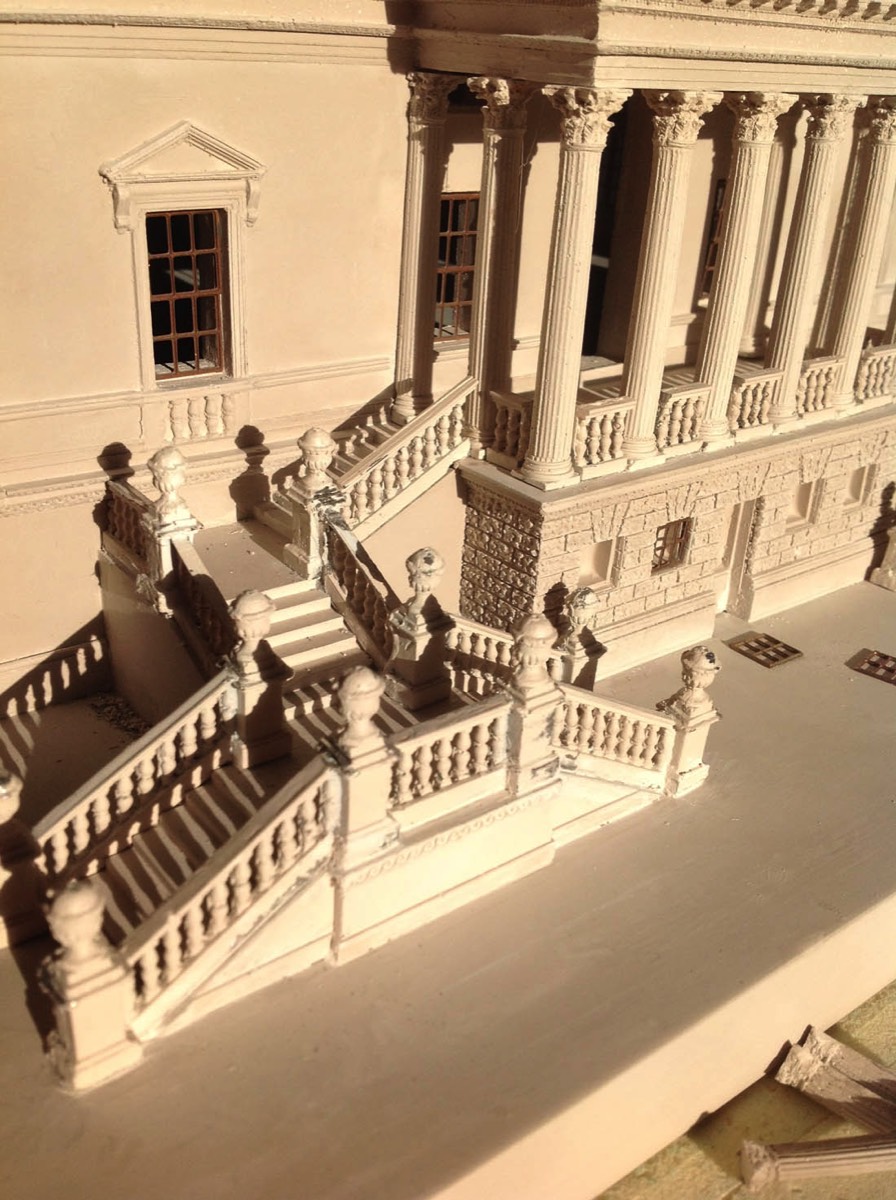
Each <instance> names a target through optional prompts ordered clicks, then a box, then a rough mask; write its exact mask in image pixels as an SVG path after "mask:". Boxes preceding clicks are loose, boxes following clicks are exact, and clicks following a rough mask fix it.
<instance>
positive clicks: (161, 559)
mask: <svg viewBox="0 0 896 1200" xmlns="http://www.w3.org/2000/svg"><path fill="white" fill-rule="evenodd" d="M146 465H147V466H148V467H149V472H150V474H151V475H152V481H153V483H154V484H155V486H156V487H157V488H158V491H159V496H158V499H156V500H154V501H153V506H152V509H151V510H150V511H149V512H148V513H146V514H145V515H144V516H143V518H142V520H143V524H144V527H145V528H146V531H147V533H148V534H149V544H150V547H151V558H150V563H149V570H150V578H151V579H152V582H153V583H154V584H155V585H156V587H157V588H161V587H163V586H164V583H165V580H166V579H167V578H168V576H169V575H170V574H171V570H172V567H173V560H172V555H171V543H172V542H177V541H186V542H192V540H193V537H194V535H195V533H196V530H197V529H198V528H199V522H198V521H197V520H196V518H195V517H194V516H193V514H192V513H191V512H190V510H189V508H188V507H187V505H186V504H185V503H184V501H183V499H182V498H181V495H180V489H181V488H182V487H183V486H184V483H185V481H186V474H187V470H186V468H187V463H186V460H185V459H184V456H183V455H182V454H181V452H180V451H179V450H178V448H177V447H176V446H164V447H163V448H162V449H161V450H157V451H156V452H155V454H154V455H153V456H152V458H151V459H150V460H149V462H148V463H147V464H146Z"/></svg>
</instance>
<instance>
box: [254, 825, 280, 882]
mask: <svg viewBox="0 0 896 1200" xmlns="http://www.w3.org/2000/svg"><path fill="white" fill-rule="evenodd" d="M275 868H276V849H275V845H274V839H273V837H272V836H271V833H270V831H268V832H267V833H265V834H264V835H263V836H262V839H261V841H260V842H259V843H258V845H257V846H256V847H255V879H256V889H257V891H259V892H266V891H267V890H268V888H269V887H270V886H271V884H272V883H273V880H274V874H275Z"/></svg>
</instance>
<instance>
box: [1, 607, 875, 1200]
mask: <svg viewBox="0 0 896 1200" xmlns="http://www.w3.org/2000/svg"><path fill="white" fill-rule="evenodd" d="M892 609H893V604H892V596H891V595H890V594H888V593H886V592H883V591H882V590H880V589H877V588H873V587H870V586H869V585H857V586H855V587H852V588H849V589H846V590H845V591H843V592H840V593H837V594H835V595H832V596H829V597H826V598H824V599H822V600H819V601H815V602H813V603H812V604H810V605H807V606H805V607H804V608H802V609H799V610H793V611H791V612H788V613H786V614H784V615H783V616H781V617H778V618H774V619H770V620H769V621H768V622H767V623H766V624H767V627H768V630H769V631H770V632H772V633H776V634H778V635H779V636H780V637H782V638H783V639H784V640H786V641H788V642H789V643H791V644H794V645H796V646H799V647H800V648H801V649H802V650H803V652H804V657H803V659H801V660H799V661H798V662H794V663H792V664H788V665H787V666H786V667H782V668H780V669H779V670H776V671H769V672H766V671H763V670H762V668H760V667H757V666H755V665H754V664H751V663H750V662H748V661H747V660H746V659H744V658H739V657H738V656H737V655H735V654H734V653H733V652H729V651H728V650H727V648H726V647H725V646H723V645H722V644H721V643H719V642H714V645H715V647H716V648H717V650H718V652H719V654H720V656H721V658H722V662H723V670H722V672H721V673H720V675H719V678H718V681H717V683H716V685H715V688H714V691H715V694H716V699H717V703H718V706H719V708H720V709H721V711H722V712H723V713H724V719H723V720H722V721H721V722H719V724H718V725H717V726H716V727H715V728H714V731H713V741H712V743H711V745H710V750H709V756H710V759H711V761H712V764H713V770H712V772H711V773H710V777H709V780H708V781H707V782H706V783H705V784H704V785H703V787H702V788H701V789H700V790H699V791H698V792H695V793H693V794H692V795H689V796H687V797H686V798H685V799H684V800H683V801H675V800H672V801H662V802H660V803H659V804H655V805H653V806H652V807H650V808H648V809H646V810H644V811H643V812H641V813H638V814H636V815H635V816H633V817H632V818H631V819H629V820H627V821H625V822H622V823H620V824H618V825H616V826H614V828H613V829H611V830H605V831H603V832H602V833H601V836H600V837H595V838H585V839H583V840H581V841H578V842H576V843H575V844H574V845H571V846H569V847H566V848H565V849H563V850H562V851H561V852H560V854H559V855H558V857H557V860H556V862H555V863H554V864H553V865H551V866H548V867H546V868H545V869H544V870H542V871H540V872H538V873H536V874H534V875H531V876H529V877H528V878H526V879H524V880H522V881H520V882H518V883H516V884H515V885H514V886H513V887H510V888H506V889H504V890H502V891H500V892H497V893H495V894H493V895H491V896H488V897H486V898H484V899H483V900H481V901H478V902H477V903H474V904H471V905H469V906H468V907H466V908H464V909H462V910H459V911H457V912H454V913H452V914H450V915H448V916H446V917H444V918H442V919H440V920H439V921H437V922H435V923H433V924H432V925H430V926H429V927H427V928H426V929H424V930H420V931H417V932H415V933H414V934H413V935H412V936H409V937H406V938H402V939H399V940H398V941H395V942H393V943H391V944H390V945H388V946H386V947H384V948H382V949H381V950H379V951H377V952H375V953H373V954H370V955H368V956H366V957H364V958H361V959H358V960H356V961H354V962H351V963H348V964H345V965H343V966H340V967H339V969H338V970H332V969H329V968H325V967H321V968H316V969H314V970H312V971H311V972H310V973H306V974H305V975H302V976H299V977H296V978H295V979H292V980H288V981H286V982H284V983H282V984H279V985H277V986H274V987H272V988H269V989H267V990H266V991H263V992H259V993H257V994H256V995H254V996H253V997H251V998H250V999H248V1000H247V1001H245V1002H244V1003H241V1004H238V1005H234V1006H232V1007H230V1008H228V1009H225V1010H222V1011H220V1012H218V1013H216V1014H214V1015H213V1016H210V1017H208V1018H206V1019H205V1020H204V1021H202V1022H201V1023H200V1024H198V1025H195V1026H193V1027H190V1028H187V1029H185V1030H183V1031H182V1032H181V1033H178V1034H177V1035H173V1036H172V1037H170V1038H168V1039H165V1040H163V1041H161V1042H157V1043H156V1044H155V1045H154V1046H153V1047H152V1048H151V1049H150V1050H149V1051H148V1053H147V1056H146V1060H145V1062H144V1063H143V1064H142V1066H141V1067H140V1069H139V1070H138V1071H135V1072H133V1073H132V1074H130V1075H127V1076H124V1077H123V1078H121V1079H119V1080H117V1081H113V1082H112V1083H110V1084H109V1085H107V1086H106V1087H104V1088H102V1089H100V1090H99V1091H97V1092H95V1093H93V1094H92V1095H91V1096H90V1097H89V1098H88V1099H87V1100H86V1101H83V1102H82V1101H79V1102H78V1103H77V1104H74V1103H72V1101H71V1099H70V1098H69V1097H67V1096H65V1095H63V1094H61V1093H59V1092H58V1091H56V1090H55V1089H54V1088H53V1087H52V1085H51V1084H50V1083H49V1082H48V1079H47V1076H46V1075H45V1074H42V1073H41V1072H40V1071H39V1070H35V1067H36V1064H37V1063H38V1061H39V1059H40V1053H41V1051H40V1045H39V1042H38V1039H37V1037H36V1035H35V1032H34V1028H33V1026H32V1025H31V1023H30V1020H29V1017H28V1015H27V1012H26V1010H25V1007H24V1005H22V1004H21V990H22V981H21V977H20V976H19V975H18V973H17V971H16V968H15V965H14V960H13V959H12V958H11V957H8V956H7V957H6V958H5V959H4V960H2V961H0V1004H2V1007H3V1011H4V1012H5V1013H6V1020H5V1022H4V1024H3V1027H2V1028H0V1086H2V1087H3V1094H4V1095H5V1096H7V1097H8V1098H9V1103H8V1105H7V1113H6V1118H5V1131H6V1134H7V1138H8V1141H9V1144H10V1145H11V1146H15V1147H16V1152H15V1154H14V1155H8V1156H7V1158H6V1160H5V1162H4V1167H5V1171H6V1175H5V1177H4V1180H3V1182H4V1183H5V1184H6V1188H5V1191H6V1192H8V1193H9V1194H10V1195H18V1194H22V1195H25V1194H27V1195H33V1196H50V1195H54V1194H55V1193H56V1192H57V1191H58V1189H59V1180H60V1179H65V1180H66V1189H67V1192H68V1194H69V1195H70V1196H71V1197H72V1200H82V1198H83V1200H87V1198H88V1197H91V1198H92V1197H93V1196H95V1195H97V1194H98V1193H99V1194H107V1195H117V1194H119V1193H120V1191H121V1163H122V1161H123V1160H122V1157H121V1154H110V1153H108V1148H109V1146H110V1145H117V1146H119V1147H121V1149H122V1154H125V1155H126V1157H127V1164H128V1195H129V1196H130V1197H131V1198H132V1200H150V1198H153V1200H154V1198H155V1197H157V1196H158V1195H159V1194H164V1195H166V1196H167V1197H169V1200H197V1198H199V1197H215V1200H239V1198H241V1197H245V1196H247V1195H253V1196H254V1195H258V1196H261V1195H265V1196H281V1195H288V1194H290V1188H292V1190H293V1191H294V1190H295V1180H296V1179H301V1180H302V1191H303V1192H304V1193H307V1194H308V1195H313V1196H314V1197H315V1198H316V1200H349V1198H350V1200H381V1198H382V1197H384V1196H388V1197H389V1200H419V1198H420V1197H423V1196H426V1197H439V1198H445V1200H447V1198H448V1197H450V1198H451V1200H482V1198H483V1197H485V1196H495V1197H505V1196H512V1197H514V1200H544V1197H551V1200H581V1198H582V1197H586V1196H587V1197H594V1196H596V1195H597V1194H598V1193H599V1192H600V1191H601V1190H602V1189H603V1188H605V1187H607V1186H608V1185H609V1184H610V1183H611V1182H612V1181H613V1179H615V1178H618V1177H619V1176H620V1175H622V1174H623V1173H624V1172H625V1171H627V1170H629V1169H631V1167H633V1166H635V1165H636V1164H637V1163H639V1162H641V1161H643V1159H645V1158H646V1157H647V1156H648V1155H649V1154H651V1153H653V1152H654V1151H655V1150H657V1149H658V1148H659V1147H660V1146H661V1145H663V1144H665V1143H666V1142H668V1141H670V1140H671V1139H672V1138H673V1137H676V1136H677V1135H678V1134H680V1133H681V1132H682V1131H683V1130H684V1129H686V1128H687V1127H689V1126H690V1125H691V1124H692V1123H693V1122H694V1121H695V1120H696V1119H697V1117H698V1116H700V1114H701V1113H702V1112H703V1111H712V1110H713V1109H715V1108H716V1107H718V1105H719V1104H720V1103H722V1102H723V1101H724V1100H726V1099H728V1098H729V1097H730V1096H732V1095H734V1094H735V1093H736V1092H738V1091H740V1090H741V1089H742V1088H743V1087H744V1086H745V1085H746V1084H748V1083H749V1082H751V1081H752V1080H753V1079H756V1078H757V1077H758V1076H759V1075H760V1074H761V1072H762V1071H763V1070H764V1068H765V1067H766V1066H767V1064H768V1063H769V1061H770V1060H771V1058H772V1057H773V1056H774V1055H775V1054H776V1053H777V1052H778V1050H779V1048H780V1046H781V1044H782V1043H783V1041H785V1040H787V1039H793V1038H795V1037H797V1036H798V1035H799V1034H800V1033H802V1031H803V1028H804V1026H805V1025H806V1024H808V1023H809V1022H813V1023H815V1024H819V1025H830V1024H831V1023H832V1022H833V1021H834V1020H836V1019H837V1018H839V1017H841V1016H842V1015H843V1014H844V1013H846V1012H847V1011H849V1010H851V1009H852V1008H854V1007H856V1005H857V1004H859V1003H861V1001H862V1000H864V999H865V997H866V996H868V995H870V994H871V993H872V992H873V991H875V990H876V989H877V988H878V987H880V986H882V985H883V984H884V983H886V982H887V981H888V980H889V979H890V978H891V977H892V975H893V970H894V968H893V956H892V929H893V925H894V922H896V885H894V879H893V868H892V864H893V861H894V858H896V820H894V815H893V814H894V808H893V804H892V791H893V789H892V780H893V777H894V770H896V745H894V741H893V737H892V722H893V712H892V704H893V702H894V700H896V692H894V689H892V688H888V687H887V686H885V685H884V684H882V683H879V682H877V681H875V680H872V679H867V678H865V677H863V676H860V675H857V674H855V673H854V672H849V671H848V670H847V669H846V668H845V667H844V666H843V663H844V662H845V660H846V659H847V658H848V657H850V655H851V654H852V653H853V652H854V651H855V649H856V648H858V647H861V646H864V645H870V646H877V645H878V644H880V645H881V647H882V648H885V647H886V645H888V644H889V641H888V639H890V638H891V637H892V628H893V625H892ZM739 629H740V625H739V624H738V623H737V622H732V621H731V620H730V619H726V621H725V623H724V625H720V626H719V632H720V633H722V634H723V636H732V635H733V634H734V633H736V632H737V631H738V630H739ZM674 665H675V663H674V657H670V658H667V659H661V660H659V661H658V662H657V663H655V664H651V665H650V666H649V667H643V668H638V669H637V670H633V671H630V672H627V673H626V674H625V675H623V676H619V677H615V678H612V679H607V680H606V681H605V683H604V684H602V688H605V689H606V690H607V691H611V690H612V691H614V692H615V693H616V694H617V695H619V696H624V697H625V699H626V700H629V701H635V702H637V701H638V700H640V699H643V698H645V697H647V696H650V697H655V696H656V695H659V694H661V692H662V686H663V685H665V684H666V683H667V682H668V679H669V676H670V674H671V672H672V671H673V668H674ZM888 1061H889V1060H888ZM297 1131H300V1133H301V1136H297ZM733 1182H734V1181H732V1183H733ZM806 1186H808V1185H806ZM645 1194H649V1193H645ZM676 1200H685V1196H684V1195H683V1194H682V1193H678V1194H677V1197H676ZM688 1200H690V1198H688Z"/></svg>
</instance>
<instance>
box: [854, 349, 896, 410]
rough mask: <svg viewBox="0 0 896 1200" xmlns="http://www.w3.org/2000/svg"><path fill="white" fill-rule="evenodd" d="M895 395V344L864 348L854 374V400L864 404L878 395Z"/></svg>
mask: <svg viewBox="0 0 896 1200" xmlns="http://www.w3.org/2000/svg"><path fill="white" fill-rule="evenodd" d="M893 395H896V346H872V347H869V349H867V350H865V351H864V353H863V354H862V358H861V361H860V362H859V371H858V374H857V376H856V400H857V402H858V403H859V404H864V403H866V402H867V401H868V400H876V399H877V398H878V397H879V396H893Z"/></svg>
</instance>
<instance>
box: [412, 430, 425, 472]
mask: <svg viewBox="0 0 896 1200" xmlns="http://www.w3.org/2000/svg"><path fill="white" fill-rule="evenodd" d="M422 470H423V442H422V441H421V440H420V438H419V437H415V438H414V439H413V440H412V442H411V479H416V478H417V476H418V475H419V474H420V472H421V471H422Z"/></svg>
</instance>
